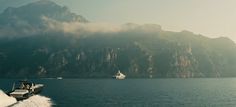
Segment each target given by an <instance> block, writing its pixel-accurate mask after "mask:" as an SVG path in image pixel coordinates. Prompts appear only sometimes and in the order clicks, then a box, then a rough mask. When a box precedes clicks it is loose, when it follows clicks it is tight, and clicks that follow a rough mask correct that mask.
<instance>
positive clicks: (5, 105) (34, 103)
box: [0, 90, 53, 107]
mask: <svg viewBox="0 0 236 107" xmlns="http://www.w3.org/2000/svg"><path fill="white" fill-rule="evenodd" d="M0 98H1V100H0V107H51V106H52V105H53V102H52V100H51V99H50V98H48V97H45V96H41V95H34V96H31V97H29V98H28V99H26V100H23V101H17V100H16V99H15V98H13V97H9V96H8V95H6V94H5V93H4V92H3V91H2V90H0Z"/></svg>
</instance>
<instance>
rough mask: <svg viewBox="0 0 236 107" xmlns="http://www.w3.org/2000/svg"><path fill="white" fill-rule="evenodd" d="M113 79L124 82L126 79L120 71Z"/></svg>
mask: <svg viewBox="0 0 236 107" xmlns="http://www.w3.org/2000/svg"><path fill="white" fill-rule="evenodd" d="M113 78H115V79H119V80H122V79H125V75H124V74H122V73H121V72H120V70H119V71H118V72H117V73H116V75H114V76H113Z"/></svg>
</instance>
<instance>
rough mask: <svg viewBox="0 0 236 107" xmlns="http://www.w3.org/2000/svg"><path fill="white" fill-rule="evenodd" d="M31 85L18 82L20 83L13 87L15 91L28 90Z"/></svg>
mask: <svg viewBox="0 0 236 107" xmlns="http://www.w3.org/2000/svg"><path fill="white" fill-rule="evenodd" d="M32 85H33V84H32V83H30V82H22V81H20V82H18V83H17V84H16V85H15V87H16V89H27V90H28V89H30V87H31V86H32Z"/></svg>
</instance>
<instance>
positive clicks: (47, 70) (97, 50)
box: [0, 1, 236, 78]
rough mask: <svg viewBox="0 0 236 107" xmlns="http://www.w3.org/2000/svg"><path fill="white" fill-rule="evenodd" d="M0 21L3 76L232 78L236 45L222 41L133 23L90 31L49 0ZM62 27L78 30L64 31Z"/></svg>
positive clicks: (11, 11)
mask: <svg viewBox="0 0 236 107" xmlns="http://www.w3.org/2000/svg"><path fill="white" fill-rule="evenodd" d="M45 18H46V19H49V20H45ZM0 19H1V21H0V27H2V29H3V30H2V31H4V32H5V33H2V34H1V33H0V34H1V35H2V37H1V38H0V74H1V75H0V77H1V78H3V77H8V78H10V77H12V78H15V77H24V78H26V77H28V78H30V77H58V76H62V77H68V78H110V77H112V75H113V74H115V73H116V72H117V70H121V71H122V72H123V73H124V74H126V75H127V76H128V77H130V78H149V77H153V78H166V77H168V78H190V77H235V76H236V71H235V70H236V45H235V43H234V42H233V41H232V40H230V39H228V38H225V37H221V38H215V39H211V38H207V37H204V36H202V35H196V34H193V33H191V32H189V31H182V32H170V31H164V30H162V29H161V27H160V26H159V25H150V24H147V25H136V24H131V23H129V24H125V25H123V26H122V28H121V29H119V30H115V31H114V30H112V31H104V30H102V31H97V30H95V31H94V29H95V28H94V27H92V28H89V27H90V26H88V25H90V23H89V22H88V21H87V19H85V18H83V17H82V16H79V15H76V14H73V13H71V12H70V11H69V10H68V9H67V8H66V7H61V6H59V5H57V4H55V3H53V2H50V1H39V2H35V3H31V4H28V5H26V6H22V7H18V8H15V9H14V8H8V9H6V10H5V11H4V12H3V13H2V14H1V15H0ZM2 20H4V21H2ZM48 21H49V22H48ZM23 22H24V23H23ZM25 23H27V24H25ZM74 23H75V24H74ZM65 24H66V25H67V27H69V28H72V27H73V29H74V30H75V31H76V32H74V31H73V32H70V31H65V30H62V28H64V27H63V26H64V25H65ZM28 25H29V26H28ZM50 26H53V27H54V29H53V30H52V29H49V28H50ZM57 28H59V30H55V29H57ZM9 29H10V30H9ZM35 29H37V30H38V31H36V32H34V33H30V32H29V31H31V30H35ZM88 29H89V30H88ZM91 29H92V30H91ZM96 29H97V28H96ZM26 30H29V31H26ZM11 31H14V32H15V33H14V34H13V33H12V32H11ZM25 35H27V36H25Z"/></svg>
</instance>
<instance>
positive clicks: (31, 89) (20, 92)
mask: <svg viewBox="0 0 236 107" xmlns="http://www.w3.org/2000/svg"><path fill="white" fill-rule="evenodd" d="M15 87H16V88H15ZM43 87H44V85H43V84H34V83H32V82H28V81H25V80H24V81H19V82H18V83H17V84H15V83H14V84H13V87H12V91H10V92H9V93H8V95H9V96H12V97H15V98H16V99H17V100H23V99H27V98H29V97H30V96H32V95H35V94H38V93H40V92H41V91H42V89H43Z"/></svg>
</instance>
